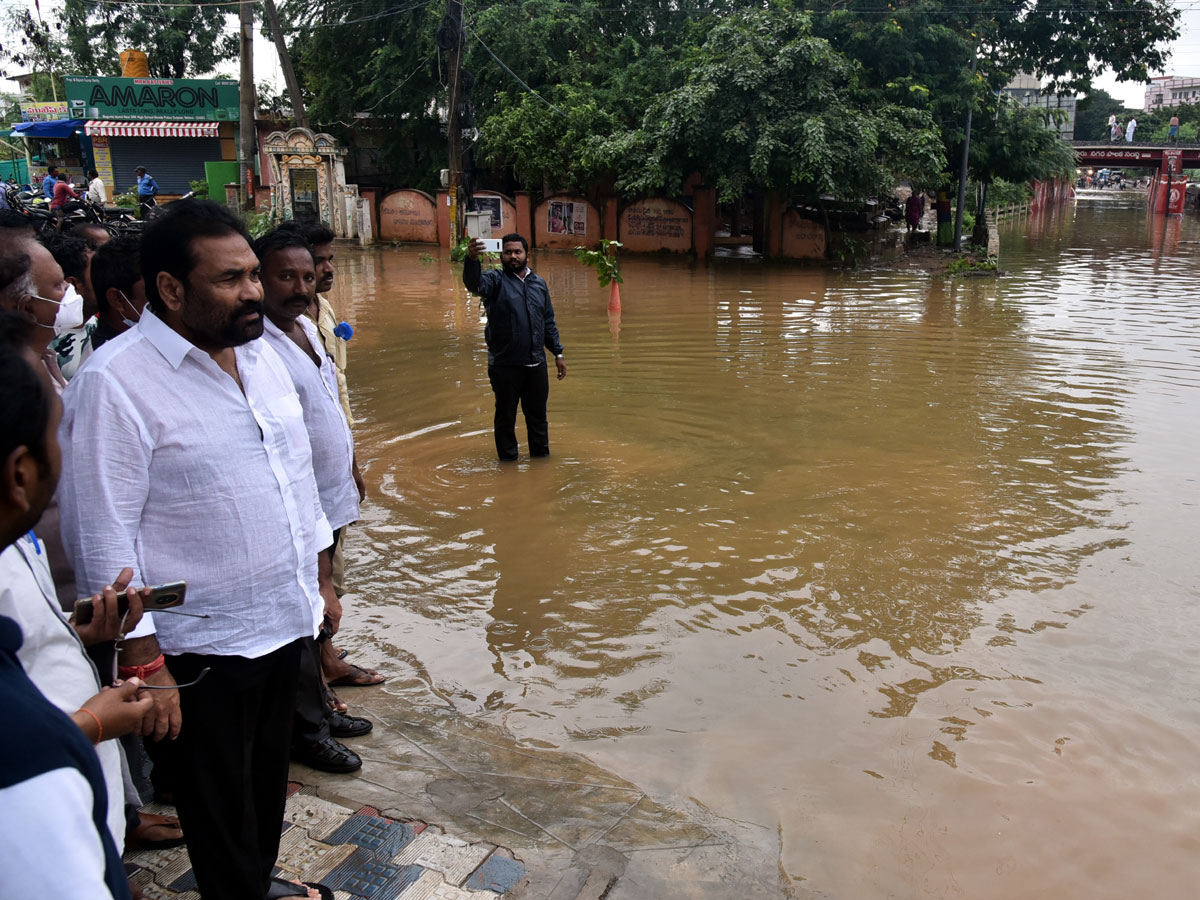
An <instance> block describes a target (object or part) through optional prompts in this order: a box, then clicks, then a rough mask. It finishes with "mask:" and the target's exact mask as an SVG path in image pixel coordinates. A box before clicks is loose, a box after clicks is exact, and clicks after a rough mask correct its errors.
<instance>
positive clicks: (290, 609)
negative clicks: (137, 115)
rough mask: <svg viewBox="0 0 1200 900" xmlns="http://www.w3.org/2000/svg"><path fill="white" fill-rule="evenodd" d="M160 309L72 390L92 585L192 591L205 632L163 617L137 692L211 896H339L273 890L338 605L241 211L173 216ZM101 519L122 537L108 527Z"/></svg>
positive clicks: (69, 456)
mask: <svg viewBox="0 0 1200 900" xmlns="http://www.w3.org/2000/svg"><path fill="white" fill-rule="evenodd" d="M141 258H142V272H143V275H144V279H145V290H146V297H147V306H146V308H145V309H144V310H143V311H142V315H141V319H140V320H139V321H138V323H137V325H136V326H135V327H133V328H131V329H129V330H128V331H127V332H125V333H124V334H121V335H118V336H117V337H116V338H114V339H113V340H111V341H109V342H108V343H106V344H105V345H104V346H103V347H101V348H100V349H99V350H98V351H96V353H95V354H93V356H92V360H91V362H90V363H89V364H88V365H87V366H85V367H84V368H83V369H82V370H81V371H80V373H79V374H78V375H77V376H76V377H75V380H74V381H72V383H71V385H70V387H69V388H68V391H67V393H66V394H65V395H64V402H65V405H66V410H65V414H64V416H63V424H62V428H61V430H60V434H61V436H62V441H63V445H64V466H63V469H64V476H63V479H62V482H61V485H60V489H59V490H60V494H61V496H62V506H63V533H64V538H65V541H66V544H67V547H68V550H69V551H70V552H71V555H72V558H73V560H74V563H75V572H76V575H77V576H78V579H79V583H80V585H81V587H83V588H84V589H85V590H89V588H88V586H89V585H92V584H95V585H98V586H100V587H103V586H104V584H106V582H105V581H104V579H106V578H109V577H111V572H110V570H111V571H117V570H119V569H120V566H118V567H117V569H116V570H113V569H112V560H114V559H121V560H125V561H129V560H136V567H135V572H134V577H133V583H134V584H161V583H164V582H170V581H186V582H187V608H186V611H187V612H190V613H192V614H193V615H202V616H204V617H205V618H195V617H188V616H171V615H163V614H158V615H150V614H147V615H146V616H145V617H144V618H143V621H142V624H141V625H139V626H138V628H137V629H135V630H134V631H133V632H131V633H130V635H129V637H128V638H127V639H126V640H125V642H124V643H123V645H122V647H121V654H120V659H119V662H120V670H119V671H120V673H121V677H123V678H130V677H134V676H137V677H140V678H143V679H145V680H146V681H147V682H148V683H150V684H152V685H154V684H157V685H162V686H167V687H171V686H174V685H176V684H177V683H178V685H179V689H178V690H160V691H155V692H154V694H155V696H154V700H155V707H154V712H153V713H152V714H151V715H149V716H148V717H147V721H146V722H145V723H144V724H143V733H144V734H147V735H151V736H153V738H155V739H157V740H159V741H162V739H163V738H168V737H169V738H171V740H170V741H162V743H160V744H158V745H156V746H157V752H158V753H159V754H160V755H161V756H163V757H165V758H166V761H167V763H168V767H169V768H170V769H171V770H173V771H175V772H178V773H179V774H180V777H179V778H178V780H177V783H176V785H175V798H176V805H177V806H178V809H179V818H180V820H181V822H182V823H183V828H184V833H185V834H186V836H187V846H188V853H189V855H190V857H191V862H192V867H193V870H194V872H195V875H196V881H197V883H198V887H199V891H200V893H201V895H202V896H204V897H214V898H216V897H219V898H222V900H264V898H267V897H269V896H282V895H284V894H282V893H280V892H281V891H283V892H288V891H290V892H293V893H295V892H299V895H304V894H305V893H307V894H308V895H309V896H312V897H316V896H317V893H316V892H317V891H318V890H319V891H320V894H321V895H322V896H329V895H330V893H329V892H328V889H325V888H323V887H321V888H318V887H313V888H312V889H311V890H306V889H305V888H302V887H297V886H292V885H282V884H280V883H278V882H274V881H273V879H272V878H271V868H272V866H273V865H274V862H275V857H276V854H277V852H278V849H279V836H280V825H281V822H282V820H283V813H284V799H285V791H286V783H287V772H288V748H289V741H290V737H291V724H292V710H293V707H294V700H295V695H296V681H297V673H298V670H299V660H300V650H301V645H302V641H303V639H305V638H310V639H311V638H313V637H315V636H316V634H317V628H318V626H319V624H320V622H321V619H322V616H323V615H324V611H325V610H324V607H325V603H326V601H328V602H329V603H330V604H331V605H335V604H336V598H334V597H333V590H332V586H331V585H330V584H329V571H328V564H327V561H325V560H321V559H319V558H318V557H319V556H320V551H321V550H323V549H324V548H326V547H328V546H329V544H330V543H331V541H332V532H331V531H330V529H329V524H328V522H327V521H326V520H325V516H324V514H323V513H322V512H321V505H320V497H319V495H318V492H317V486H316V482H315V480H314V477H313V470H312V453H311V450H310V449H309V442H308V436H307V434H306V432H305V427H304V418H303V414H302V411H301V408H300V401H299V399H298V398H297V396H296V392H295V389H294V388H293V386H292V381H291V378H290V377H289V376H288V372H287V369H286V368H285V367H284V365H283V362H282V361H281V360H280V359H279V356H278V354H277V353H276V352H275V351H274V350H273V349H271V347H269V346H268V345H267V344H266V343H265V342H263V341H259V340H255V339H256V338H258V337H259V336H261V335H262V332H263V303H262V288H261V287H260V285H259V279H258V273H259V266H258V258H257V257H256V256H255V255H254V251H253V250H252V249H251V248H250V241H249V239H248V236H247V234H246V231H245V228H244V226H243V225H242V224H241V222H240V221H239V220H238V219H237V218H235V217H234V216H233V214H232V213H230V212H229V211H228V210H226V209H225V208H224V207H221V206H218V205H216V204H215V203H209V202H207V201H200V200H183V201H179V202H177V203H174V204H172V205H171V206H170V207H169V209H167V210H166V211H165V212H164V213H163V215H162V216H160V217H159V218H157V219H155V220H154V222H153V223H152V224H151V225H150V226H149V227H148V228H147V229H146V233H145V235H144V237H143V240H142V256H141ZM97 510H103V511H104V514H105V527H103V528H97V527H94V524H90V523H94V517H95V514H96V511H97Z"/></svg>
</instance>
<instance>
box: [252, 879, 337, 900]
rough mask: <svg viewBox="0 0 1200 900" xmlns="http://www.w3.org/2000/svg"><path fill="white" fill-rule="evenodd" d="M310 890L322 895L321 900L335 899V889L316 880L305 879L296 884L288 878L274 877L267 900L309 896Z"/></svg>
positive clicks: (268, 889)
mask: <svg viewBox="0 0 1200 900" xmlns="http://www.w3.org/2000/svg"><path fill="white" fill-rule="evenodd" d="M309 890H314V891H316V892H317V893H318V894H320V895H321V900H333V891H332V890H330V889H329V888H327V887H326V886H325V885H323V884H319V883H318V882H315V881H304V882H301V883H300V884H296V883H295V882H294V881H288V880H287V879H286V878H272V879H271V884H270V885H269V886H268V887H267V900H280V898H282V897H307V896H308V892H309Z"/></svg>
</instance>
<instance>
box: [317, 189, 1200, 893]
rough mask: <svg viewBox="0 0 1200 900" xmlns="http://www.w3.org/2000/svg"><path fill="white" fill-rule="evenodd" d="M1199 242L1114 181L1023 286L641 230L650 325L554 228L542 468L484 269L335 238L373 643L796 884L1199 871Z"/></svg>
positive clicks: (1049, 883)
mask: <svg viewBox="0 0 1200 900" xmlns="http://www.w3.org/2000/svg"><path fill="white" fill-rule="evenodd" d="M1139 196H1140V195H1139ZM1198 241H1200V222H1198V221H1197V218H1196V216H1195V214H1194V213H1189V214H1188V217H1187V218H1186V219H1185V220H1183V221H1182V222H1180V221H1179V220H1174V221H1173V222H1169V223H1167V224H1166V226H1165V228H1164V224H1163V222H1162V221H1161V220H1155V221H1154V222H1152V223H1148V222H1147V219H1146V216H1145V213H1144V211H1143V208H1142V207H1141V206H1140V205H1134V206H1121V205H1119V204H1116V203H1113V202H1110V201H1105V202H1103V203H1095V204H1090V205H1089V204H1085V203H1080V204H1079V205H1078V206H1077V207H1075V208H1070V207H1068V208H1067V209H1066V210H1064V211H1063V212H1061V213H1060V214H1058V215H1057V216H1048V217H1046V218H1045V219H1035V220H1032V221H1023V222H1020V223H1014V224H1006V225H1002V226H1001V247H1002V249H1001V266H1002V268H1004V269H1006V270H1007V272H1008V274H1007V275H1006V276H1004V277H1001V278H999V279H991V278H955V279H951V278H947V277H942V276H930V275H927V274H924V273H920V272H907V271H906V272H899V273H897V272H889V271H883V270H867V271H824V270H817V269H807V268H802V267H796V266H788V265H777V266H774V265H773V266H766V265H763V264H761V263H756V262H754V261H740V260H722V261H718V262H716V263H714V264H712V265H709V266H705V265H691V264H689V263H688V262H687V261H682V260H678V259H665V258H663V259H660V258H633V257H629V258H627V259H625V260H624V261H623V265H622V270H623V274H624V276H625V284H624V285H623V286H622V297H623V301H624V309H623V313H622V314H621V315H620V316H619V318H618V317H610V316H609V313H608V311H607V308H606V307H607V300H608V292H607V290H606V289H601V288H600V287H598V285H597V283H596V278H595V274H594V272H593V271H592V270H590V269H586V268H584V267H583V266H582V265H581V264H580V263H578V262H577V261H576V260H575V259H574V257H573V256H571V255H569V254H565V253H549V252H540V253H538V252H535V253H534V254H533V259H532V265H533V267H534V268H535V269H536V270H537V271H538V272H539V273H540V274H541V275H542V276H543V277H544V278H545V279H546V280H547V282H548V283H549V285H550V290H551V295H552V297H553V299H554V304H555V310H556V313H557V316H558V322H559V328H560V331H561V334H562V339H563V343H564V345H565V346H566V361H567V364H568V367H569V372H568V376H567V378H566V379H565V380H564V381H562V382H557V383H556V382H554V381H553V380H552V382H551V388H550V401H549V409H550V440H551V451H552V453H553V456H552V457H551V458H550V459H549V460H535V461H533V462H530V461H529V459H528V451H527V446H526V441H525V433H524V425H523V422H522V421H521V420H520V419H518V429H517V433H518V437H519V439H520V442H521V454H522V458H521V461H520V462H519V463H518V464H517V465H515V466H506V467H501V466H500V464H499V463H498V462H497V461H496V459H495V451H494V446H493V443H492V435H491V420H492V408H493V405H492V393H491V389H490V387H489V384H488V378H487V369H486V356H485V353H484V349H483V325H482V324H481V321H480V315H481V314H480V309H479V304H478V301H477V299H476V298H474V297H470V296H469V295H468V294H467V293H466V291H465V290H464V289H463V287H462V285H461V282H460V280H459V270H458V267H457V266H454V267H452V266H451V265H450V264H449V263H447V262H445V251H438V250H437V248H423V249H422V248H415V247H410V248H405V249H400V250H392V249H386V250H377V251H369V252H362V253H359V252H356V251H353V250H345V251H343V250H341V249H340V248H339V254H340V256H339V259H338V260H337V265H338V274H337V278H338V283H337V286H336V287H335V290H334V298H335V302H336V305H337V307H338V309H339V311H340V312H341V314H342V316H343V317H344V318H346V319H348V320H349V321H350V322H351V323H352V324H353V325H354V327H355V337H354V339H353V341H352V342H351V344H350V369H349V372H348V377H349V379H350V386H351V396H352V399H353V403H354V411H355V415H356V417H357V419H358V421H357V423H356V425H355V433H356V437H357V441H358V456H359V461H360V463H361V464H362V465H363V467H364V470H365V474H366V480H367V484H368V488H369V491H370V498H369V502H368V503H367V504H366V506H365V507H364V518H363V522H362V523H361V524H360V525H359V526H358V527H357V528H355V529H353V530H352V532H351V535H350V537H349V543H348V549H347V565H348V579H349V581H350V583H351V585H352V586H353V588H354V589H355V590H356V591H357V596H356V598H354V599H353V600H352V604H351V605H352V608H353V610H354V612H352V613H351V614H350V616H349V617H348V620H347V628H348V633H349V634H351V635H352V637H350V638H349V639H348V646H350V647H351V648H353V649H354V650H355V652H356V653H357V654H358V655H360V656H361V657H363V658H365V660H366V661H368V662H372V663H378V664H380V665H381V666H382V667H384V668H385V669H391V670H393V671H399V670H404V671H410V670H415V671H416V672H417V673H419V674H420V676H421V677H422V678H424V679H426V680H427V681H428V682H429V683H430V685H431V686H432V687H433V688H434V689H435V690H436V691H437V692H438V693H440V694H441V695H443V696H444V697H446V698H447V699H448V700H449V701H450V702H452V703H453V704H454V706H455V707H456V708H457V709H458V710H460V711H461V712H463V713H465V714H468V715H471V716H475V717H481V718H484V719H487V720H488V721H490V722H493V723H496V724H501V725H504V726H506V727H507V728H508V729H510V730H511V731H512V732H513V733H515V734H516V735H518V736H519V737H520V738H521V739H522V740H523V741H524V742H525V744H526V745H527V746H529V747H555V748H562V749H567V750H572V751H575V752H579V753H582V754H584V755H586V756H587V757H589V758H590V759H592V760H594V761H596V762H598V763H600V764H602V765H604V766H606V767H608V768H610V769H611V770H612V771H614V772H616V773H618V774H619V775H620V776H621V777H623V778H626V779H628V780H630V781H631V782H634V783H636V784H637V785H639V786H640V787H641V788H642V789H643V790H645V791H646V792H648V793H649V794H650V795H651V796H652V797H653V798H655V799H656V800H658V801H659V802H661V803H664V804H666V805H668V806H672V805H674V806H677V807H680V808H684V807H687V806H693V807H696V806H698V807H702V808H704V809H705V810H707V811H708V812H710V813H711V814H713V815H715V816H719V817H721V818H723V819H725V820H728V821H729V822H730V827H731V829H733V830H734V831H744V832H745V833H746V834H747V835H753V836H754V838H753V839H754V840H756V841H760V842H761V841H767V842H773V843H774V844H775V845H776V846H777V850H778V868H779V872H780V873H781V876H782V880H783V881H785V882H786V883H787V885H788V886H789V888H790V891H791V892H792V894H793V895H794V896H797V897H808V896H820V897H830V898H838V900H843V898H844V900H872V898H884V897H896V898H917V897H965V898H972V900H985V898H1012V897H1055V898H1089V900H1092V898H1107V897H1113V898H1117V897H1121V898H1127V897H1131V896H1155V897H1158V898H1175V897H1180V898H1182V897H1189V896H1194V893H1195V890H1194V887H1188V885H1194V883H1195V881H1196V880H1197V878H1198V877H1200V853H1198V851H1200V776H1198V775H1197V765H1196V761H1197V760H1198V759H1200V706H1198V704H1197V700H1196V698H1197V695H1198V693H1200V666H1198V665H1197V661H1198V658H1200V623H1198V621H1197V620H1198V616H1197V614H1196V608H1197V600H1198V598H1200V552H1198V549H1197V543H1198V541H1197V538H1198V537H1200V507H1198V501H1200V491H1198V490H1197V478H1196V473H1197V463H1196V459H1197V449H1196V448H1197V447H1198V446H1200V304H1198V303H1197V301H1196V297H1195V295H1196V280H1197V279H1196V276H1197V271H1198V267H1197V259H1198V256H1197V253H1198V252H1200V244H1198V243H1197V242H1198ZM435 251H436V252H435ZM431 253H432V254H434V255H435V256H436V257H437V258H436V259H430V258H429V254H431ZM349 693H350V692H347V694H349ZM345 699H347V700H351V701H353V698H352V697H350V696H346V697H345ZM730 887H731V890H730V893H729V894H728V896H730V897H733V896H739V894H738V893H737V892H736V891H735V890H733V888H734V887H736V886H730ZM779 896H785V894H784V893H783V892H781V893H780V894H779Z"/></svg>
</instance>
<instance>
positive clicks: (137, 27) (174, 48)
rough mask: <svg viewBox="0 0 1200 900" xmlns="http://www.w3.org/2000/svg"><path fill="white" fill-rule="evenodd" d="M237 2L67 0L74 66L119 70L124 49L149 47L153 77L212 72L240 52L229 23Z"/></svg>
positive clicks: (67, 36) (65, 26) (65, 22)
mask: <svg viewBox="0 0 1200 900" xmlns="http://www.w3.org/2000/svg"><path fill="white" fill-rule="evenodd" d="M236 13H237V6H236V5H232V4H231V5H229V6H218V5H216V4H213V3H208V2H202V0H192V2H190V3H189V2H181V3H180V2H172V3H163V4H157V3H137V4H132V3H131V4H119V3H109V2H97V0H64V2H63V8H62V13H61V20H62V30H63V37H64V44H65V47H64V49H65V51H66V54H67V57H66V58H67V59H69V60H70V64H71V66H72V69H71V70H72V71H75V72H83V73H87V74H92V75H119V74H120V71H121V62H120V53H121V51H122V50H125V49H128V48H133V49H138V50H142V51H143V52H145V54H146V56H147V58H148V60H149V66H150V74H151V76H153V77H155V78H186V77H189V76H192V77H194V76H199V75H204V74H206V73H208V72H211V71H212V70H213V69H215V68H216V67H217V66H218V65H220V64H221V63H222V62H224V61H226V60H229V59H234V58H236V57H237V55H238V39H237V34H236V33H235V32H234V31H233V30H232V29H231V28H230V27H229V17H230V16H231V15H233V14H236Z"/></svg>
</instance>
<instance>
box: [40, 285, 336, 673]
mask: <svg viewBox="0 0 1200 900" xmlns="http://www.w3.org/2000/svg"><path fill="white" fill-rule="evenodd" d="M234 353H235V355H236V359H237V368H238V375H239V376H240V378H241V381H242V385H243V387H244V390H245V394H243V393H242V391H239V390H238V386H237V383H236V382H235V381H234V380H233V379H232V378H231V377H230V376H229V375H227V374H226V373H225V372H223V371H222V370H221V368H220V367H219V366H218V365H217V364H216V362H214V361H213V359H212V357H211V356H209V355H208V354H207V353H205V352H204V351H203V350H200V349H199V348H197V347H196V346H194V345H193V344H191V343H190V342H189V341H187V340H186V339H185V338H184V337H182V336H181V335H180V334H178V333H177V332H175V331H173V330H172V329H171V328H170V327H168V326H167V325H166V324H165V323H163V322H162V320H160V319H159V318H157V317H156V316H155V315H154V313H152V312H151V311H150V308H149V307H147V308H146V309H145V310H143V311H142V317H141V320H140V321H139V322H138V324H137V325H136V326H135V327H133V328H131V329H129V330H128V331H126V332H125V333H124V334H121V335H119V336H117V337H116V338H113V339H112V340H111V341H109V342H108V343H106V344H105V345H104V346H103V347H101V348H100V349H99V350H98V351H96V352H95V353H94V354H92V358H91V359H90V360H89V361H88V362H87V364H86V365H84V366H83V368H82V369H80V370H79V373H78V374H77V375H76V376H75V379H74V380H73V381H72V382H71V384H70V386H69V387H68V388H67V391H66V393H64V394H63V404H64V409H63V422H62V427H61V429H60V431H59V438H60V442H61V443H62V446H63V475H62V479H61V480H60V482H59V486H58V493H59V499H60V503H61V505H62V536H63V543H64V544H65V545H66V548H67V553H68V554H69V555H70V556H71V559H72V562H73V563H74V566H75V575H76V577H77V579H78V582H79V588H80V591H81V592H82V593H94V592H96V591H98V590H99V589H100V588H102V587H103V586H104V585H106V584H108V583H109V582H110V581H111V579H113V578H114V577H116V573H117V572H119V571H120V570H121V568H122V567H123V566H130V567H132V568H133V570H134V575H133V582H132V583H133V584H135V585H142V584H145V585H154V584H161V583H163V582H167V581H178V580H182V581H186V582H187V602H186V605H185V607H184V609H185V610H186V611H188V612H193V613H206V614H208V615H209V616H210V617H211V618H209V619H195V618H189V617H186V616H178V615H168V614H166V613H160V614H159V615H158V616H156V617H155V616H151V615H149V614H148V615H146V616H145V617H143V620H142V623H143V624H141V625H139V626H138V628H137V629H136V630H135V631H134V632H132V633H131V636H132V637H141V636H143V635H145V634H150V633H152V632H154V631H157V632H158V642H159V645H160V646H161V647H162V650H163V652H164V653H167V654H172V655H174V654H180V653H203V654H210V655H218V656H245V657H248V658H256V657H259V656H263V655H265V654H267V653H270V652H271V651H272V650H275V649H277V648H279V647H282V646H284V645H285V644H288V643H290V642H292V641H294V640H296V639H297V638H301V637H305V636H307V637H315V636H316V633H317V627H318V625H319V624H320V621H321V616H322V614H323V611H324V603H323V601H322V599H321V596H320V594H319V592H318V589H317V553H318V552H319V551H320V550H323V549H324V548H326V547H328V546H329V545H330V543H332V541H333V534H332V532H331V531H330V529H329V523H328V522H327V521H326V520H325V516H324V515H323V514H322V512H321V503H320V498H319V496H318V493H317V486H316V482H315V481H314V479H313V472H312V452H311V450H310V449H309V442H308V434H307V432H306V431H305V428H304V417H303V413H302V411H301V408H300V400H299V398H298V397H297V396H296V392H295V389H294V388H293V387H292V381H291V378H290V377H289V376H288V373H287V369H286V368H285V367H284V365H283V362H282V361H281V360H280V359H279V356H278V354H276V353H275V351H274V350H272V349H271V348H270V347H269V346H268V345H267V344H266V343H265V342H264V341H261V340H256V341H251V342H250V343H248V344H244V345H243V346H241V347H238V348H236V349H235V351H234Z"/></svg>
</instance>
